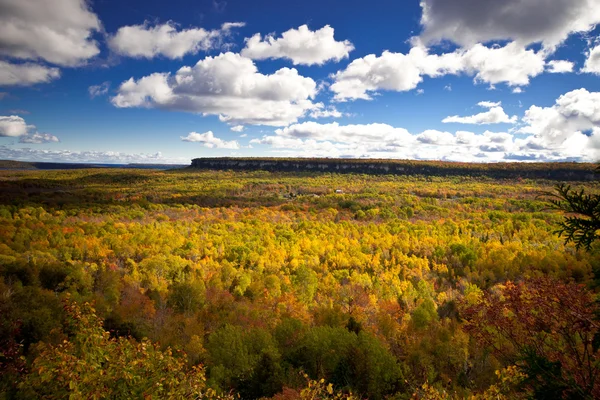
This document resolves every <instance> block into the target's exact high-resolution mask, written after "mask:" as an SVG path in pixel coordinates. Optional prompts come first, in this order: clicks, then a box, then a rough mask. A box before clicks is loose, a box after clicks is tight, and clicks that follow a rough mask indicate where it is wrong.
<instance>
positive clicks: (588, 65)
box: [581, 46, 600, 75]
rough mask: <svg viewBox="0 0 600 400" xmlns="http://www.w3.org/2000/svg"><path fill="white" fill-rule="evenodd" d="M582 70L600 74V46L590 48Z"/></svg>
mask: <svg viewBox="0 0 600 400" xmlns="http://www.w3.org/2000/svg"><path fill="white" fill-rule="evenodd" d="M581 72H587V73H590V74H596V75H600V46H596V47H594V48H592V49H590V50H589V51H588V53H587V59H586V60H585V64H584V66H583V69H582V70H581Z"/></svg>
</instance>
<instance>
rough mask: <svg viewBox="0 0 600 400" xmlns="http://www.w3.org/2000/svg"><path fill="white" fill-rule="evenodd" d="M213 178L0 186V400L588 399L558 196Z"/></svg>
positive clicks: (584, 324)
mask: <svg viewBox="0 0 600 400" xmlns="http://www.w3.org/2000/svg"><path fill="white" fill-rule="evenodd" d="M424 165H425V167H427V168H430V169H432V168H433V169H435V168H442V167H440V166H439V165H437V164H432V165H430V166H427V165H426V164H424ZM421 167H423V165H421V164H419V168H421ZM443 168H445V167H443ZM524 168H525V169H526V170H527V171H543V168H538V169H536V167H535V166H530V167H527V166H525V167H524ZM575 168H579V169H580V170H581V171H584V174H583V175H582V174H579V175H578V174H574V175H573V174H571V175H568V177H569V178H568V179H564V180H568V181H569V184H570V185H571V187H572V188H573V189H574V190H584V191H585V193H590V194H594V195H595V194H598V193H600V185H599V184H598V182H597V181H593V180H590V179H588V178H589V175H590V174H592V175H591V176H592V177H593V176H594V166H592V165H589V164H582V166H580V167H575ZM217 169H219V170H214V169H212V170H211V169H204V168H187V169H180V170H169V171H158V170H140V169H93V168H92V169H72V170H47V171H39V170H14V171H9V170H4V171H0V277H1V279H0V399H35V398H44V399H65V398H70V399H101V398H113V399H133V398H140V399H162V398H197V399H200V398H207V399H230V398H241V399H277V400H288V399H289V400H291V399H372V400H378V399H398V400H400V399H529V398H536V399H550V398H564V399H579V398H583V399H593V398H600V352H599V349H600V307H599V304H598V302H597V298H598V290H599V288H600V245H598V243H597V242H596V241H594V240H590V243H589V246H577V243H574V242H573V241H570V242H566V241H565V239H566V237H565V235H563V236H561V235H559V232H558V231H560V229H561V228H560V227H561V223H564V221H565V218H569V216H570V214H569V213H565V212H563V211H560V210H558V209H557V208H556V207H553V204H552V202H551V200H552V197H551V193H554V192H555V191H556V185H557V182H558V180H560V179H561V176H560V175H557V176H551V177H541V178H540V176H539V175H536V174H533V175H528V174H526V173H521V174H512V175H510V174H509V175H502V176H498V175H497V174H496V175H494V174H479V173H476V174H467V173H460V174H445V173H440V174H437V175H431V174H427V175H426V174H420V173H414V174H385V173H377V174H374V175H367V174H363V173H360V172H352V173H344V174H341V173H335V172H334V171H325V172H314V171H261V170H235V171H233V170H231V169H230V170H225V169H224V168H217ZM221 169H223V170H221ZM558 169H560V168H559V167H557V170H558ZM590 171H591V172H590ZM581 176H583V177H581ZM586 177H587V178H586ZM557 179H558V180H557ZM594 234H595V233H594Z"/></svg>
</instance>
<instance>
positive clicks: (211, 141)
mask: <svg viewBox="0 0 600 400" xmlns="http://www.w3.org/2000/svg"><path fill="white" fill-rule="evenodd" d="M180 138H181V140H182V141H184V142H196V143H200V144H202V145H203V146H204V147H208V148H209V149H232V150H237V149H239V148H240V145H239V143H238V142H237V141H235V140H231V141H225V140H223V139H219V138H218V137H215V135H214V134H213V133H212V131H208V132H204V133H197V132H190V133H189V134H188V135H187V136H181V137H180Z"/></svg>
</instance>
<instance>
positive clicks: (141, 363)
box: [19, 299, 217, 399]
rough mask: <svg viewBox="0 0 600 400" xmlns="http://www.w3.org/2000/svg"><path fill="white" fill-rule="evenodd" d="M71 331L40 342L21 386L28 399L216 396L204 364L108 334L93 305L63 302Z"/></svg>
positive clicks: (67, 323) (22, 392) (144, 343)
mask: <svg viewBox="0 0 600 400" xmlns="http://www.w3.org/2000/svg"><path fill="white" fill-rule="evenodd" d="M64 308H65V313H66V321H65V325H66V328H67V330H68V331H70V332H71V335H70V337H69V338H68V339H64V340H63V341H62V342H61V343H58V344H46V343H40V344H38V345H37V346H36V347H37V348H36V350H35V354H36V357H35V358H34V360H33V362H32V365H31V373H29V374H28V375H27V376H26V378H25V379H24V380H23V381H22V382H21V383H20V384H19V389H20V395H21V396H23V397H25V398H45V399H64V398H73V399H75V398H86V399H101V398H114V399H131V398H145V399H147V398H194V397H198V398H216V397H217V396H216V395H215V393H214V392H213V391H211V390H210V389H207V387H206V385H205V381H206V380H205V377H204V370H203V369H202V368H201V367H193V368H191V369H188V368H187V367H186V363H185V358H184V357H185V356H183V355H180V356H179V357H175V356H174V355H173V354H172V352H171V350H169V349H167V350H165V351H161V350H160V349H159V348H158V347H157V346H156V345H154V344H152V343H150V342H148V341H147V340H143V341H142V342H139V343H138V342H135V341H134V340H132V339H126V338H117V339H114V338H110V337H109V333H108V332H105V331H104V330H103V329H102V324H101V320H100V319H99V318H98V317H97V316H96V312H95V310H94V309H93V308H92V307H91V305H90V304H88V303H85V304H83V305H81V306H80V305H77V304H76V303H74V302H72V301H69V300H68V299H67V300H66V301H65V304H64Z"/></svg>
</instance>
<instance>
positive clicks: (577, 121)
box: [520, 89, 600, 161]
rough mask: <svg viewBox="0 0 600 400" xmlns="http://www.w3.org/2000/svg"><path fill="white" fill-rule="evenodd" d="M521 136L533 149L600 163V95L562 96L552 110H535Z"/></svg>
mask: <svg viewBox="0 0 600 400" xmlns="http://www.w3.org/2000/svg"><path fill="white" fill-rule="evenodd" d="M523 121H524V123H525V126H523V127H522V128H521V129H520V132H521V133H526V134H531V135H532V136H531V137H529V138H528V139H526V140H525V141H524V142H523V146H526V147H528V148H530V149H547V150H554V151H562V152H567V153H568V154H570V155H572V156H580V157H581V156H584V157H586V158H587V159H590V160H594V161H595V160H596V159H597V158H598V157H599V156H600V92H589V91H587V90H586V89H577V90H573V91H571V92H568V93H565V94H563V95H562V96H560V97H559V98H558V99H557V100H556V102H555V104H554V105H553V106H551V107H538V106H531V107H530V108H529V109H528V110H527V111H526V112H525V116H524V117H523Z"/></svg>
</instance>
